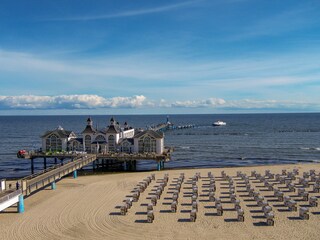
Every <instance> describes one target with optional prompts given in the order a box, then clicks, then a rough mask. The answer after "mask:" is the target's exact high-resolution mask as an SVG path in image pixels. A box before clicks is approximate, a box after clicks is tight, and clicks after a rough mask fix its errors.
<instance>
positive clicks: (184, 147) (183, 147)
mask: <svg viewBox="0 0 320 240" xmlns="http://www.w3.org/2000/svg"><path fill="white" fill-rule="evenodd" d="M180 148H181V149H190V147H187V146H182V147H180Z"/></svg>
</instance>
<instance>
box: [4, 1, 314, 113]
mask: <svg viewBox="0 0 320 240" xmlns="http://www.w3.org/2000/svg"><path fill="white" fill-rule="evenodd" d="M319 12H320V1H318V0H314V1H312V0H305V1H301V0H282V1H278V0H268V1H267V0H189V1H188V0H184V1H182V0H180V1H167V0H162V1H155V0H153V1H152V0H135V1H132V0H117V1H112V0H108V1H102V0H101V1H89V0H88V1H86V0H82V1H79V0H73V1H72V0H63V1H60V0H55V1H51V0H38V1H34V0H28V1H15V0H10V1H9V0H8V1H7V0H4V1H2V2H1V8H0V32H1V34H0V83H1V88H0V115H7V114H84V113H85V114H87V113H90V114H127V113H128V114H134V113H139V114H141V113H237V112H318V111H319V110H320V94H319V93H320V17H319V16H320V15H319Z"/></svg>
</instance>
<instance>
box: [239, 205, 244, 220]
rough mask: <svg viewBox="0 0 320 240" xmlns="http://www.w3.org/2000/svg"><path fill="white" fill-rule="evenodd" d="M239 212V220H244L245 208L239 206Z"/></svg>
mask: <svg viewBox="0 0 320 240" xmlns="http://www.w3.org/2000/svg"><path fill="white" fill-rule="evenodd" d="M237 214H238V217H237V218H238V221H239V222H244V211H243V209H241V208H239V209H237Z"/></svg>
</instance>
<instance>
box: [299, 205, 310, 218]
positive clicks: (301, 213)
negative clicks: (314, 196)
mask: <svg viewBox="0 0 320 240" xmlns="http://www.w3.org/2000/svg"><path fill="white" fill-rule="evenodd" d="M299 217H300V218H301V219H303V220H309V208H307V207H301V208H300V209H299Z"/></svg>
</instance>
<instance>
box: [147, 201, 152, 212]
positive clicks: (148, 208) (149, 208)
mask: <svg viewBox="0 0 320 240" xmlns="http://www.w3.org/2000/svg"><path fill="white" fill-rule="evenodd" d="M147 211H148V212H149V211H153V204H152V203H149V204H148V206H147Z"/></svg>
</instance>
